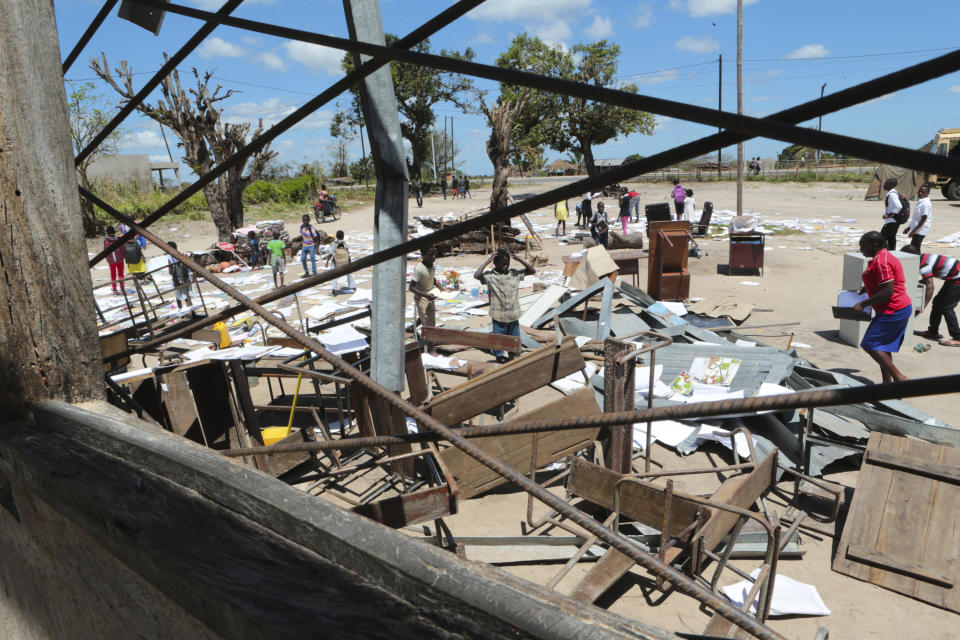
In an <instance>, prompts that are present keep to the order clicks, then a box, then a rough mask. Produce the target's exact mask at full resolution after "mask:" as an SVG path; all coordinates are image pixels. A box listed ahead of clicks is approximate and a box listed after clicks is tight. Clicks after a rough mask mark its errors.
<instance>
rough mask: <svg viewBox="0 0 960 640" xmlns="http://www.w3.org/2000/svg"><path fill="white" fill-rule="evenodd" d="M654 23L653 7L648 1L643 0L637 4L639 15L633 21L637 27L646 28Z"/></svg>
mask: <svg viewBox="0 0 960 640" xmlns="http://www.w3.org/2000/svg"><path fill="white" fill-rule="evenodd" d="M652 24H653V9H651V8H650V4H649V3H647V2H641V3H640V4H638V5H637V17H636V19H634V21H633V26H634V28H635V29H646V28H647V27H649V26H650V25H652Z"/></svg>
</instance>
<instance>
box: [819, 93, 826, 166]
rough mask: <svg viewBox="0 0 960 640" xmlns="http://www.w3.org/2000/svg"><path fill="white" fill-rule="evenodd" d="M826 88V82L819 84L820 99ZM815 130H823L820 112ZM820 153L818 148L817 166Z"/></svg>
mask: <svg viewBox="0 0 960 640" xmlns="http://www.w3.org/2000/svg"><path fill="white" fill-rule="evenodd" d="M826 88H827V83H826V82H824V83H823V84H822V85H820V99H821V100H823V90H824V89H826ZM817 131H823V114H822V113H821V114H820V118H819V119H818V121H817ZM821 155H822V154H821V152H820V149H817V165H818V166H819V164H820V157H821Z"/></svg>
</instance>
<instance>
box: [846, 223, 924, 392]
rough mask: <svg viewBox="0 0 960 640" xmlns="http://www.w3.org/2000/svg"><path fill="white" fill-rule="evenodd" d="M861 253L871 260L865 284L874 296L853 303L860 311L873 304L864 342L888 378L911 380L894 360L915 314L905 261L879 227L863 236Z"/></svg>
mask: <svg viewBox="0 0 960 640" xmlns="http://www.w3.org/2000/svg"><path fill="white" fill-rule="evenodd" d="M860 253H862V254H863V255H864V256H866V257H867V258H873V259H872V260H870V264H868V265H867V269H866V271H864V272H863V275H862V276H861V279H862V280H863V288H862V289H860V293H863V292H864V291H866V293H867V295H868V296H870V297H869V298H867V299H866V300H863V301H861V302H858V303H857V304H855V305H853V308H854V309H855V310H857V311H863V310H864V308H865V307H873V311H874V315H873V319H872V320H870V325H869V326H868V327H867V331H866V333H864V335H863V340H861V341H860V346H861V347H862V348H863V350H864V351H866V352H867V354H869V355H870V357H871V358H873V359H874V360H875V361H876V363H877V364H878V365H880V374H881V375H882V376H883V381H884V382H901V381H903V380H907V379H908V378H907V376H905V375H903V374H902V373H901V372H900V370H899V369H897V367H896V366H895V365H894V364H893V354H894V353H897V352H898V351H900V345H902V344H903V338H904V336H905V335H906V332H907V323H908V322H909V321H910V316H911V315H913V305H912V304H911V303H910V296H908V295H907V288H906V281H905V279H904V275H903V265H901V264H900V261H899V260H897V259H896V258H895V257H894V256H893V254H892V253H890V251H889V250H887V248H886V247H885V245H884V238H883V236H881V235H880V233H879V232H877V231H868V232H867V233H865V234H863V237H861V238H860Z"/></svg>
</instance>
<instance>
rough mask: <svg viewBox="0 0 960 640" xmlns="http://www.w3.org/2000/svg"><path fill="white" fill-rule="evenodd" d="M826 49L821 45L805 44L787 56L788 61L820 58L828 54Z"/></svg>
mask: <svg viewBox="0 0 960 640" xmlns="http://www.w3.org/2000/svg"><path fill="white" fill-rule="evenodd" d="M829 53H830V52H829V51H827V48H826V47H824V46H823V45H822V44H805V45H803V46H802V47H800V48H799V49H797V50H795V51H791V52H790V53H788V54H787V59H788V60H809V59H811V58H822V57H824V56H825V55H827V54H829Z"/></svg>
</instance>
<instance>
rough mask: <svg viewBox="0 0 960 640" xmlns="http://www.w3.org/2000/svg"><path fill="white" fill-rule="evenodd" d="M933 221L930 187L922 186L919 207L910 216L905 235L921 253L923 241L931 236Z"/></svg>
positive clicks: (918, 197) (918, 201)
mask: <svg viewBox="0 0 960 640" xmlns="http://www.w3.org/2000/svg"><path fill="white" fill-rule="evenodd" d="M931 220H933V205H931V204H930V186H929V185H926V184H925V185H922V186H921V187H920V189H919V190H918V191H917V206H916V207H914V209H913V212H912V213H911V214H910V221H909V222H908V223H907V228H906V229H904V230H903V233H904V234H905V235H907V236H908V237H909V238H910V244H911V245H913V246H914V247H916V248H917V251H920V245H921V244H922V243H923V239H924V238H926V237H927V236H928V235H930V221H931Z"/></svg>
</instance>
